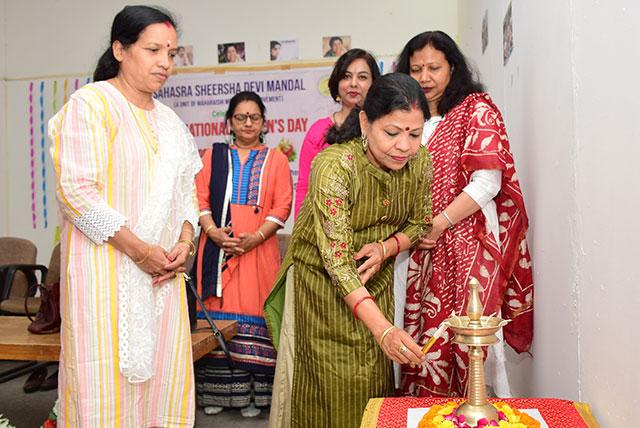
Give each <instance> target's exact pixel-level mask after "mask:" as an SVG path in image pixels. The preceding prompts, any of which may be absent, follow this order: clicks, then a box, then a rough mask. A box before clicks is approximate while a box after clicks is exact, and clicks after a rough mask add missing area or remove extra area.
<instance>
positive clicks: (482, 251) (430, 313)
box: [396, 31, 533, 396]
mask: <svg viewBox="0 0 640 428" xmlns="http://www.w3.org/2000/svg"><path fill="white" fill-rule="evenodd" d="M398 63H399V65H398V71H400V72H405V73H407V74H409V75H411V76H412V77H414V78H415V79H416V80H417V81H418V82H419V83H420V84H421V86H422V88H423V90H424V91H425V95H426V96H427V100H428V102H429V110H430V113H431V116H432V117H431V119H429V120H428V121H427V123H426V124H425V132H424V135H423V143H424V144H426V146H427V148H428V150H429V152H430V154H431V156H432V160H433V166H434V178H433V182H432V197H433V213H434V218H433V230H432V232H431V233H430V234H429V235H427V236H426V237H425V238H423V239H422V240H421V241H420V242H419V244H418V245H417V246H416V247H415V248H414V249H413V251H412V252H411V253H410V254H409V257H408V268H407V267H405V268H404V269H405V270H402V268H399V269H398V272H397V274H396V277H398V276H402V275H403V273H404V272H407V274H406V286H405V287H402V286H401V287H400V288H403V291H404V290H406V304H405V307H404V328H405V329H406V331H407V332H409V334H411V335H412V337H413V338H414V340H416V341H417V342H418V343H419V344H422V345H424V344H425V343H426V342H427V341H428V340H429V339H430V338H431V337H432V336H433V334H434V333H435V331H436V330H437V328H438V326H439V325H440V323H441V322H442V321H443V320H444V319H445V318H447V317H448V316H450V315H451V313H452V312H455V313H456V314H458V315H459V314H461V313H462V314H464V313H465V308H466V304H467V294H468V289H467V284H468V282H469V279H470V277H475V278H477V279H478V280H479V281H480V283H481V285H482V288H483V290H484V292H483V293H482V294H481V297H482V303H483V304H484V307H485V313H486V314H487V315H488V314H491V313H499V312H501V316H502V317H503V318H506V319H510V320H511V323H510V324H509V325H508V326H507V327H505V329H504V337H505V339H506V341H507V343H508V344H509V345H511V346H512V347H513V348H514V349H515V350H516V351H518V352H526V351H528V350H529V348H530V346H531V341H532V338H533V280H532V273H531V258H530V256H529V251H528V248H527V243H526V240H525V234H526V231H527V228H528V219H527V214H526V211H525V207H524V199H523V197H522V191H521V189H520V184H519V182H518V179H517V176H516V171H515V167H514V160H513V156H512V154H511V152H510V149H509V140H508V138H507V134H506V129H505V126H504V123H503V120H502V115H501V114H500V111H499V110H498V108H497V107H496V106H495V104H494V103H493V102H492V101H491V98H490V97H489V95H487V94H486V93H484V92H483V89H482V85H481V84H479V83H477V82H474V80H473V78H472V75H471V72H470V71H469V68H468V66H467V63H466V60H465V58H464V56H463V55H462V53H461V52H460V50H459V49H458V47H457V46H456V44H455V42H454V41H453V40H452V39H451V38H450V37H449V36H447V35H446V34H445V33H442V32H439V31H434V32H426V33H422V34H419V35H418V36H416V37H414V38H413V39H412V40H410V41H409V42H408V43H407V45H406V46H405V48H404V50H403V52H402V54H401V55H400V57H399V59H398ZM397 289H398V284H396V290H397ZM452 339H453V335H451V334H450V332H448V331H445V332H444V334H443V335H442V336H441V338H440V339H439V340H438V341H437V342H436V343H435V345H434V346H433V347H432V348H431V349H430V350H429V352H428V354H427V363H426V364H424V365H422V366H420V367H415V368H412V367H409V366H405V367H402V376H401V387H402V390H403V392H404V393H406V394H412V395H419V396H424V395H449V396H462V395H464V393H465V389H466V385H467V375H468V373H467V366H468V358H467V349H466V348H465V349H463V347H462V346H458V345H454V344H453V342H452ZM494 348H496V351H493V350H492V351H490V352H496V355H492V356H491V358H490V359H491V360H492V364H491V366H490V367H488V369H489V373H488V376H487V377H488V380H489V382H490V383H493V385H492V386H493V387H494V389H495V391H496V392H497V394H498V395H503V396H504V395H508V394H509V387H508V381H507V379H506V370H505V368H504V349H503V348H501V347H499V346H498V347H494ZM488 363H489V362H488ZM494 364H495V366H494ZM488 365H489V364H488ZM491 378H494V380H493V382H491Z"/></svg>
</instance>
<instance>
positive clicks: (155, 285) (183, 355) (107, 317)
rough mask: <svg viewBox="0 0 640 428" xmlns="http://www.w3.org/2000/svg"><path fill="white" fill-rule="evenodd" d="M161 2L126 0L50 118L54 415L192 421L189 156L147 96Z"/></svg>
mask: <svg viewBox="0 0 640 428" xmlns="http://www.w3.org/2000/svg"><path fill="white" fill-rule="evenodd" d="M176 50H177V36H176V30H175V24H174V21H173V19H172V18H171V17H170V16H169V14H168V13H166V12H164V11H160V10H158V9H154V8H150V7H145V6H131V7H130V6H128V7H125V8H124V9H123V10H122V11H121V12H120V13H118V15H116V17H115V19H114V22H113V26H112V31H111V46H110V47H109V49H108V50H107V51H106V52H105V53H104V55H103V56H102V57H101V59H100V61H99V62H98V66H97V68H96V70H95V73H94V81H95V82H96V83H92V84H89V85H86V86H85V87H83V88H82V89H80V90H79V91H77V92H76V93H75V94H73V96H72V97H71V100H70V101H69V102H68V103H67V104H66V105H65V106H64V107H63V108H62V110H60V111H59V112H58V113H57V114H56V115H55V116H54V117H53V118H52V119H51V121H50V123H49V133H50V136H51V138H52V140H53V146H52V148H51V154H52V157H53V161H54V165H55V169H56V175H57V179H58V182H57V198H58V203H59V207H60V211H61V227H62V234H61V245H62V263H63V266H64V268H63V269H62V276H61V315H62V329H61V344H62V350H61V354H60V378H59V390H58V393H59V418H58V424H59V426H64V427H66V426H74V427H75V426H82V427H115V426H122V427H160V426H162V427H176V426H193V424H194V408H195V406H194V380H193V366H192V361H191V340H190V339H191V338H190V333H189V322H188V316H187V308H186V296H185V287H184V281H183V278H182V275H181V272H183V271H184V268H183V264H184V263H185V261H186V259H187V258H188V256H189V253H190V252H192V251H193V244H192V242H191V240H192V238H193V234H194V227H195V225H196V224H197V205H196V202H195V184H194V176H195V174H196V173H197V172H198V170H199V169H200V167H201V162H200V159H199V157H198V153H197V150H196V147H195V144H194V141H193V138H192V137H191V135H190V134H189V132H188V131H187V129H186V127H185V125H184V123H183V122H182V121H181V120H180V119H179V118H178V117H177V116H176V114H175V113H174V112H173V111H172V110H171V109H169V108H168V107H166V106H164V105H162V104H161V103H159V102H157V101H155V100H154V99H153V97H152V94H153V93H154V92H155V91H157V90H159V89H160V88H161V87H162V85H163V84H164V82H165V81H166V79H167V78H168V77H169V76H170V75H171V72H172V69H173V56H174V55H175V53H176Z"/></svg>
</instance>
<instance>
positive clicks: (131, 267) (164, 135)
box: [118, 103, 202, 383]
mask: <svg viewBox="0 0 640 428" xmlns="http://www.w3.org/2000/svg"><path fill="white" fill-rule="evenodd" d="M156 105H157V108H158V117H157V120H158V137H159V138H158V161H157V165H156V168H155V171H156V172H155V175H154V177H153V188H152V189H151V191H150V193H149V195H148V197H147V203H146V205H145V207H144V208H143V210H142V213H141V215H140V218H139V219H138V223H137V224H136V226H135V227H134V228H133V232H134V233H135V234H136V235H137V236H138V237H139V238H140V239H142V240H144V241H146V242H148V243H150V244H153V245H160V246H162V247H163V248H165V249H167V250H168V249H170V248H171V247H172V246H173V245H174V244H175V243H176V241H177V240H178V237H179V235H180V232H181V229H182V224H183V222H184V221H189V222H190V223H191V224H192V225H193V226H194V228H195V227H196V225H197V220H198V210H197V204H196V203H195V199H194V195H195V174H196V173H197V172H198V171H199V170H200V168H201V167H202V163H201V161H200V158H199V156H198V152H197V149H196V146H195V142H194V140H193V137H192V136H191V134H189V133H188V131H187V129H186V127H185V125H184V124H183V123H182V122H181V121H179V120H178V119H177V118H176V117H175V113H173V112H172V111H171V110H169V109H168V108H167V107H165V106H163V105H161V104H159V103H158V104H156ZM119 281H120V282H119V306H118V309H119V311H118V345H119V346H118V354H119V361H120V372H121V373H122V374H123V375H124V376H125V377H126V378H127V379H128V381H129V382H131V383H139V382H144V381H146V380H148V379H149V378H151V376H153V374H154V366H155V355H156V353H157V349H156V347H157V340H158V326H159V324H160V317H161V315H162V312H163V310H164V305H165V302H166V299H167V296H168V295H169V293H170V292H172V291H173V290H175V288H176V287H175V283H176V281H177V280H174V281H169V282H166V283H165V284H164V285H162V286H159V287H153V286H152V284H151V281H152V280H151V276H150V275H148V274H147V273H145V272H143V271H142V270H140V269H139V267H138V266H137V265H136V263H135V262H134V261H133V260H131V259H130V258H128V257H123V259H122V263H121V268H120V278H119Z"/></svg>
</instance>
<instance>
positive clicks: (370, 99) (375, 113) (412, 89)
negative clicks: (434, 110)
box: [325, 73, 429, 144]
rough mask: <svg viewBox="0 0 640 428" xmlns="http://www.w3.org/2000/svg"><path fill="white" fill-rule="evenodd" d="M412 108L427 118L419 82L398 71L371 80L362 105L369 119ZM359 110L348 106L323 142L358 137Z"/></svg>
mask: <svg viewBox="0 0 640 428" xmlns="http://www.w3.org/2000/svg"><path fill="white" fill-rule="evenodd" d="M414 108H417V109H419V110H421V111H422V113H423V115H424V117H425V119H428V118H429V105H428V104H427V98H426V97H425V96H424V92H423V91H422V88H421V87H420V84H418V82H416V80H415V79H414V78H412V77H410V76H407V75H406V74H401V73H390V74H385V75H384V76H382V77H380V78H379V79H377V80H376V81H375V82H373V84H372V85H371V88H369V92H368V93H367V97H366V98H365V100H364V105H363V106H362V110H364V112H365V113H366V114H367V120H368V121H369V123H373V122H375V121H376V120H378V119H380V118H381V117H383V116H386V115H388V114H391V113H393V112H394V111H396V110H404V111H411V110H412V109H414ZM359 114H360V109H359V108H357V107H356V108H354V109H352V110H351V113H349V116H347V119H346V120H345V121H344V123H343V124H342V126H340V128H338V129H337V130H336V132H335V133H333V134H332V135H331V136H330V135H329V134H327V136H326V137H325V140H327V139H328V138H329V137H330V138H331V139H332V141H327V142H328V143H329V144H334V143H342V142H344V141H349V140H352V139H354V138H356V137H359V136H360V135H361V134H362V130H361V129H360V120H359V117H358V115H359Z"/></svg>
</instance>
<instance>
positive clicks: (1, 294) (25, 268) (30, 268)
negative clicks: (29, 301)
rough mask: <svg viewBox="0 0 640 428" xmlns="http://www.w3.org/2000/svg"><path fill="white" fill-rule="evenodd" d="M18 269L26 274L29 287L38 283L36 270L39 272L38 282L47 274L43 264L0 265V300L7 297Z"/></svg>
mask: <svg viewBox="0 0 640 428" xmlns="http://www.w3.org/2000/svg"><path fill="white" fill-rule="evenodd" d="M18 271H20V272H22V273H24V274H25V275H26V276H27V281H28V284H29V287H31V286H32V285H34V284H37V283H38V279H37V277H36V272H40V282H43V281H44V277H45V276H46V275H47V271H48V269H47V267H46V266H43V265H29V264H13V265H2V266H0V275H2V286H1V287H0V302H1V301H3V300H6V299H8V298H9V295H10V294H11V287H12V285H13V279H14V277H15V275H16V272H18ZM34 294H35V290H34ZM25 297H26V296H25Z"/></svg>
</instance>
